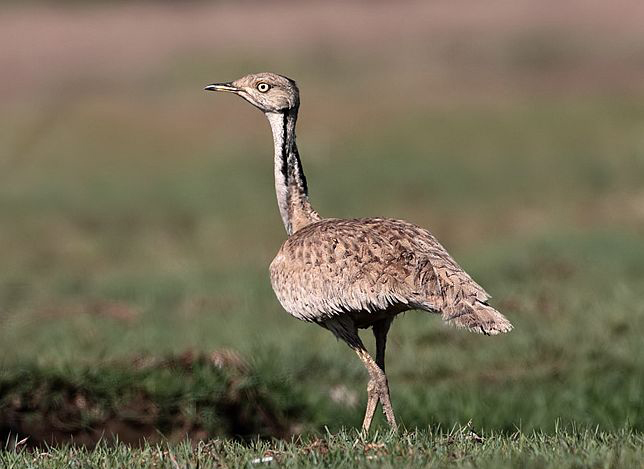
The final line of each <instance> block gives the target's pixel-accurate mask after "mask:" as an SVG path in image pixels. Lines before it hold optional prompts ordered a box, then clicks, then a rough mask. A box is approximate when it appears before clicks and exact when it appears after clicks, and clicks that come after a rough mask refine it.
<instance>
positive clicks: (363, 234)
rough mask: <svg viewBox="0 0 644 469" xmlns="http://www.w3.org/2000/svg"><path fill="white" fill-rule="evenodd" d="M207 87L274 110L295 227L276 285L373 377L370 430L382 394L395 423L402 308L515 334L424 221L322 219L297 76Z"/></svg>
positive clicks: (286, 215) (279, 176)
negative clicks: (367, 334)
mask: <svg viewBox="0 0 644 469" xmlns="http://www.w3.org/2000/svg"><path fill="white" fill-rule="evenodd" d="M206 89H207V90H213V91H227V92H232V93H235V94H238V95H240V96H241V97H243V98H244V99H246V100H247V101H249V102H250V103H251V104H253V105H254V106H256V107H258V108H259V109H261V110H262V111H263V112H264V113H265V114H266V116H267V118H268V120H269V122H270V124H271V129H272V132H273V139H274V143H275V160H274V161H275V189H276V193H277V198H278V206H279V209H280V214H281V216H282V220H283V222H284V226H285V228H286V231H287V233H288V235H289V237H288V238H287V240H286V241H285V242H284V244H283V245H282V247H281V248H280V250H279V252H278V254H277V256H276V257H275V259H274V260H273V262H272V263H271V266H270V274H271V283H272V285H273V290H274V291H275V294H276V295H277V298H278V300H279V301H280V303H281V304H282V306H283V307H284V309H285V310H286V311H288V312H289V313H290V314H291V315H293V316H294V317H296V318H298V319H302V320H305V321H309V322H314V323H317V324H319V325H321V326H323V327H325V328H327V329H329V330H330V331H331V332H333V333H334V334H335V335H336V336H337V337H339V338H340V339H342V340H344V341H345V342H346V343H347V344H349V346H350V347H352V348H353V349H354V350H355V351H356V353H357V354H358V356H359V357H360V359H361V360H362V361H363V363H364V365H365V367H366V368H367V371H368V373H369V376H370V380H369V384H368V386H367V394H368V401H367V410H366V413H365V418H364V421H363V429H364V430H368V429H369V427H370V424H371V420H372V418H373V415H374V412H375V408H376V406H377V404H378V402H379V401H380V402H381V403H382V405H383V410H384V413H385V416H386V418H387V421H388V422H389V424H390V425H391V427H392V428H394V429H395V428H396V421H395V417H394V413H393V409H392V407H391V402H390V398H389V387H388V385H387V378H386V376H385V373H384V371H385V362H384V360H385V344H386V339H387V332H388V331H389V327H390V326H391V322H392V321H393V319H394V317H395V316H396V315H397V314H399V313H401V312H403V311H407V310H410V309H421V310H425V311H429V312H434V313H440V314H441V315H442V317H443V319H444V320H445V321H447V322H448V323H451V324H454V325H456V326H460V327H465V328H467V329H469V330H471V331H474V332H479V333H482V334H488V335H494V334H498V333H500V332H509V331H510V330H511V329H512V325H511V324H510V322H509V321H508V320H507V319H506V318H505V317H504V316H503V315H502V314H501V313H499V312H498V311H496V310H495V309H494V308H492V307H491V306H490V305H488V303H487V301H488V299H489V298H490V295H488V294H487V292H486V291H485V290H483V288H482V287H481V286H479V285H478V284H477V283H476V282H475V281H474V280H472V278H471V277H470V276H469V275H468V274H467V273H466V272H465V271H464V270H463V269H461V267H460V266H459V265H458V264H457V263H456V262H455V261H454V259H452V257H451V256H450V255H449V254H448V253H447V251H446V250H445V249H444V248H443V246H441V244H440V243H439V242H438V241H437V240H436V238H434V236H432V234H431V233H430V232H429V231H427V230H425V229H424V228H420V227H418V226H416V225H414V224H412V223H409V222H406V221H402V220H395V219H388V218H358V219H347V220H343V219H336V218H326V219H322V218H321V217H320V216H319V215H318V213H317V212H316V211H315V210H313V208H312V207H311V204H310V202H309V199H308V189H307V184H306V178H305V177H304V172H303V169H302V164H301V161H300V157H299V153H298V151H297V146H296V143H295V123H296V121H297V111H298V107H299V92H298V89H297V86H296V85H295V82H293V81H292V80H290V79H288V78H286V77H283V76H280V75H275V74H271V73H261V74H255V75H247V76H245V77H243V78H240V79H239V80H236V81H234V82H231V83H219V84H214V85H209V86H208V87H206ZM368 327H373V330H374V335H375V337H376V359H375V360H374V359H373V358H372V357H371V356H370V355H369V354H368V353H367V351H366V349H365V347H364V345H363V344H362V341H361V340H360V337H359V335H358V329H359V328H368Z"/></svg>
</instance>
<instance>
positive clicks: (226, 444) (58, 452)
mask: <svg viewBox="0 0 644 469" xmlns="http://www.w3.org/2000/svg"><path fill="white" fill-rule="evenodd" d="M16 443H20V442H17V441H14V442H8V443H7V447H11V446H12V445H15V444H16ZM643 459H644V440H643V439H642V436H641V435H636V434H633V433H631V432H629V431H626V430H619V431H617V432H614V433H604V432H600V431H593V430H579V429H568V430H561V429H558V430H557V431H556V432H555V433H554V434H544V433H530V434H526V433H523V432H520V431H515V432H513V433H512V434H509V435H502V434H490V435H483V436H481V435H478V434H476V433H473V432H472V431H471V430H470V429H469V428H468V427H459V428H453V429H451V430H449V431H446V430H441V429H430V430H415V431H411V432H403V433H402V434H400V435H392V434H388V433H386V434H376V435H373V436H370V437H368V438H365V437H364V436H362V435H360V434H358V433H357V432H355V431H345V430H342V431H340V432H337V433H333V434H331V433H327V434H322V435H311V436H308V437H303V438H297V439H294V440H291V441H283V440H281V441H255V442H252V443H246V444H242V443H238V442H232V441H230V440H212V441H209V442H207V443H206V442H200V443H197V444H191V442H183V443H181V444H178V445H176V444H175V445H166V444H145V445H143V446H142V447H141V448H138V449H133V448H131V447H129V446H126V445H123V444H118V445H116V446H115V447H112V446H110V447H108V446H106V445H104V444H102V445H99V446H98V447H96V448H95V449H93V450H86V449H82V448H78V447H72V446H68V447H61V448H44V449H42V450H38V451H30V450H24V449H21V447H20V445H19V444H18V448H17V450H16V449H14V450H13V451H4V452H0V463H3V466H4V467H8V468H15V467H34V465H36V466H37V467H51V468H58V467H69V465H74V466H76V465H78V466H80V467H129V468H151V467H167V468H173V469H175V468H198V467H274V466H276V465H278V466H279V467H357V468H361V467H392V468H393V467H396V468H398V467H441V468H442V467H450V468H452V467H453V468H471V467H479V468H505V467H524V468H579V467H602V468H618V467H619V468H621V467H630V468H641V467H642V460H643Z"/></svg>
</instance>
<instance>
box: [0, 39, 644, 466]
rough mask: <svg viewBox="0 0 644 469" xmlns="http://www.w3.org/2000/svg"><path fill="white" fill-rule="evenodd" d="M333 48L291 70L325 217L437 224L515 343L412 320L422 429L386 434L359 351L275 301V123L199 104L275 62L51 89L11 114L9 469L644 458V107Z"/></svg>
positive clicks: (6, 304) (4, 161) (409, 375)
mask: <svg viewBox="0 0 644 469" xmlns="http://www.w3.org/2000/svg"><path fill="white" fill-rule="evenodd" d="M307 51H309V49H307V48H304V49H303V51H301V52H294V53H293V54H292V55H289V56H284V57H282V56H278V57H276V58H275V63H274V64H272V66H271V67H270V68H273V69H284V70H287V71H288V73H289V74H291V75H293V76H294V77H296V78H298V79H299V77H302V78H301V85H302V90H303V107H302V112H301V118H300V123H299V129H298V135H299V140H298V146H299V149H300V151H301V153H302V157H303V163H304V166H305V168H306V171H307V176H308V178H309V183H310V186H311V196H312V201H313V203H314V204H315V206H316V208H318V210H319V211H320V213H321V214H323V215H331V216H344V217H350V216H370V215H385V216H395V217H401V218H405V219H408V220H411V221H414V222H416V223H418V224H420V225H423V226H426V227H429V228H431V230H432V231H433V232H434V233H435V234H436V235H437V237H438V238H439V239H440V240H441V241H442V242H443V243H444V244H445V245H446V246H447V247H448V249H449V250H450V252H452V253H453V254H454V256H455V257H456V259H457V260H458V261H459V263H461V264H462V265H463V267H465V268H466V269H467V270H468V272H470V273H471V274H472V276H473V277H474V278H476V279H477V280H478V281H479V282H480V283H481V284H483V285H484V286H485V288H486V289H487V290H489V291H490V292H491V293H492V294H493V295H494V298H493V302H494V304H495V305H496V306H497V307H498V308H499V309H500V310H502V311H503V312H504V313H505V314H506V315H507V316H508V317H509V318H510V320H511V321H512V322H513V323H514V325H515V330H514V331H513V332H512V333H511V334H508V335H505V336H502V337H493V338H489V337H480V336H477V335H473V334H469V333H466V332H464V331H460V330H455V329H452V328H449V327H447V326H445V325H444V324H442V323H441V322H440V319H439V318H438V317H437V316H431V315H428V314H426V313H420V312H409V313H406V314H405V315H404V316H402V317H401V318H400V319H399V320H397V321H396V322H395V323H394V325H393V328H392V331H391V333H390V339H389V342H388V360H387V370H388V375H389V380H390V385H391V388H392V399H393V405H394V408H395V410H396V413H397V416H398V419H399V420H400V422H401V423H402V424H403V426H404V427H405V428H407V429H408V430H407V431H405V432H403V433H402V434H401V435H399V436H393V435H389V434H385V433H383V428H384V427H383V419H382V417H381V416H380V415H378V416H377V418H376V421H375V423H374V425H375V429H376V431H377V432H379V433H377V434H373V435H371V436H369V437H368V438H366V439H365V438H363V437H360V436H359V435H358V434H357V433H355V432H353V431H352V430H347V429H351V428H356V427H358V426H359V425H360V422H361V418H362V412H363V409H364V405H365V392H364V391H365V384H366V376H365V375H366V374H365V372H364V370H363V369H362V368H361V365H360V363H359V361H358V360H357V359H356V358H355V357H354V356H353V354H352V353H351V352H350V350H349V349H348V348H347V347H346V346H345V345H344V344H342V343H338V342H337V341H336V340H335V339H334V338H333V337H332V336H331V335H330V334H329V333H328V332H326V331H324V330H323V329H321V328H319V327H315V326H312V325H310V324H306V323H303V322H300V321H296V320H295V319H293V318H291V317H289V316H288V315H287V314H286V313H284V312H283V311H282V310H281V308H280V306H279V304H278V303H277V301H276V299H275V298H274V295H273V293H272V291H271V288H270V284H269V280H268V275H267V266H268V264H269V263H270V261H271V259H272V257H273V255H274V254H275V252H276V251H277V249H278V247H279V245H280V243H281V242H282V241H283V239H284V233H283V228H282V227H281V225H280V220H279V216H278V213H277V208H276V203H275V200H274V194H273V181H272V161H271V148H272V146H271V142H270V132H269V129H268V126H267V125H266V123H265V122H264V121H263V118H262V116H261V115H259V113H257V112H256V111H255V110H253V109H251V108H249V107H248V106H247V105H245V104H244V103H242V102H239V101H237V100H235V99H234V98H233V97H231V96H216V97H213V96H204V95H202V93H201V92H200V85H202V84H204V83H206V82H208V81H212V80H215V79H219V78H220V77H221V75H222V73H223V74H224V76H223V77H221V79H229V78H232V76H235V74H237V71H239V70H241V71H246V70H248V69H257V68H263V67H261V65H262V63H261V62H259V63H255V62H253V63H248V62H244V61H235V60H233V59H230V57H229V56H222V55H217V56H216V58H215V59H212V58H211V56H210V55H204V56H199V55H192V56H186V57H187V58H186V57H182V58H181V59H177V58H172V59H171V60H170V61H169V62H168V63H164V65H163V67H162V69H161V70H159V69H155V70H151V71H150V72H149V75H148V76H138V77H134V78H128V77H127V76H124V77H122V78H121V79H120V80H121V81H118V82H114V83H111V82H110V81H109V80H107V81H106V82H105V83H104V86H101V88H100V89H98V90H97V89H94V88H92V87H91V86H78V87H71V88H69V87H67V88H66V87H61V88H60V89H64V90H65V92H64V93H63V92H61V93H58V91H60V89H57V88H56V87H55V86H53V87H52V88H51V89H45V88H43V89H38V90H30V93H33V96H32V95H31V94H30V97H29V99H27V98H24V99H22V100H21V99H13V100H11V101H10V102H9V103H8V104H7V112H5V113H3V114H1V115H0V226H1V227H2V229H1V230H0V259H2V266H3V268H2V269H0V344H1V345H0V347H1V349H0V351H1V353H0V434H1V435H2V437H3V438H6V440H5V441H6V444H5V450H4V451H3V452H1V453H0V458H2V459H0V465H2V466H3V467H33V466H42V467H58V466H65V467H67V466H68V465H69V464H70V463H71V462H75V463H77V464H78V465H80V466H88V467H96V466H98V467H101V466H105V467H110V466H126V467H139V466H140V467H146V465H147V466H152V465H153V464H155V463H156V464H157V467H158V466H167V467H177V466H178V467H184V466H187V467H196V466H197V465H198V464H199V465H200V467H203V466H208V465H211V464H219V465H222V466H226V465H228V466H233V467H234V466H244V465H246V466H255V464H252V463H251V461H253V460H255V459H257V458H262V457H265V456H266V457H268V456H270V457H273V458H274V461H276V462H278V463H279V464H280V465H284V466H289V465H291V466H298V467H299V466H306V465H325V466H330V467H333V466H336V465H345V466H348V465H350V464H355V465H357V466H358V467H361V466H366V467H369V466H385V467H386V466H391V467H401V466H404V465H409V466H415V465H427V466H429V467H432V466H439V467H445V466H453V467H504V465H505V466H508V467H586V466H589V467H641V466H642V465H641V460H642V459H643V458H642V456H643V455H642V447H643V445H642V432H643V431H644V404H643V401H642V399H641V392H642V389H644V382H643V380H644V351H643V350H644V348H643V347H642V339H641V337H642V334H643V333H644V301H643V297H642V285H644V243H642V234H643V233H644V216H643V212H642V201H644V193H643V192H642V187H643V185H642V183H643V182H644V147H643V146H642V138H641V135H642V126H643V125H644V106H642V104H641V103H642V101H641V96H639V95H638V94H633V95H626V96H618V95H617V94H616V95H608V94H591V95H584V96H576V97H575V96H564V97H561V96H548V95H546V96H539V97H537V98H535V97H525V96H518V97H512V96H510V97H508V96H503V97H502V98H503V99H499V101H498V102H496V101H495V100H494V99H481V100H476V99H462V100H458V99H456V98H450V99H453V102H452V101H449V100H446V101H441V100H438V101H437V102H429V101H428V100H426V99H425V98H423V97H419V96H418V95H411V94H406V93H402V92H401V91H400V90H398V89H392V88H391V87H384V89H383V87H382V82H383V80H384V78H377V77H379V76H384V77H386V76H389V75H390V74H391V71H390V70H388V69H384V68H383V67H384V66H383V64H380V63H370V64H369V67H367V68H366V70H367V71H363V68H362V67H361V65H364V64H360V63H354V61H353V59H351V60H349V58H348V57H345V58H344V59H342V60H340V59H339V60H337V61H333V62H332V63H331V64H330V63H327V62H321V63H320V64H318V63H317V61H316V59H315V57H316V56H315V55H312V56H310V55H309V54H308V53H307ZM421 53H422V51H413V50H411V51H409V54H411V56H410V57H412V58H413V56H414V54H417V55H418V54H421ZM298 54H300V55H298ZM419 57H420V55H419ZM247 60H248V61H251V62H252V59H247ZM369 60H373V59H369ZM419 60H420V59H419ZM410 63H414V61H413V60H411V61H410ZM196 64H199V65H196ZM325 67H331V69H332V70H331V72H329V70H327V69H326V68H325ZM379 67H380V68H379ZM380 72H382V73H380ZM387 74H389V75H387ZM414 76H422V75H414ZM322 77H324V79H323V78H322ZM346 77H350V78H351V80H350V83H348V82H347V81H349V80H347V79H346ZM417 79H418V80H419V78H417ZM79 80H80V82H82V77H81V78H79ZM151 83H152V84H153V85H152V86H151V85H150V84H151ZM81 84H82V83H81ZM85 85H87V83H85ZM88 90H91V91H88ZM375 93H380V94H378V96H379V97H380V99H377V100H374V99H372V97H373V96H374V94H375ZM428 94H429V91H428ZM455 95H456V94H455ZM487 98H489V97H487ZM341 106H345V107H344V109H346V110H347V112H345V113H342V114H339V113H338V112H337V109H339V108H340V107H341ZM363 336H364V337H365V338H366V342H367V344H368V346H369V347H372V346H373V340H372V339H371V338H370V337H369V334H363ZM231 357H232V358H231ZM468 422H471V426H472V428H474V429H476V432H477V433H479V434H482V435H483V436H484V441H483V442H480V441H478V440H477V439H476V438H473V437H472V435H470V433H469V427H468V426H467V423H468ZM114 429H116V430H118V431H114ZM428 429H429V430H428ZM449 429H453V430H449ZM16 433H18V435H16ZM112 433H117V434H119V439H120V443H115V442H114V440H113V439H112V438H111V434H112ZM25 435H28V436H29V439H28V440H26V441H25V442H22V443H19V442H20V441H21V440H22V438H23V437H24V436H25ZM70 435H73V436H74V438H75V441H76V443H84V444H87V448H85V449H83V448H81V447H75V446H66V445H65V444H66V443H65V442H67V443H69V440H70ZM186 435H188V436H189V437H190V441H189V442H186V441H185V436H186ZM51 436H56V437H57V441H58V443H61V442H63V443H62V444H57V445H55V446H46V445H45V443H46V442H47V441H49V440H50V439H51ZM101 436H103V440H102V442H101V443H100V444H99V445H98V446H96V448H95V449H91V448H92V445H95V444H96V442H97V440H98V439H99V438H100V437H101ZM258 437H261V438H262V439H261V440H258V439H257V438H258ZM273 437H281V438H282V439H279V440H276V439H272V438H273ZM142 438H144V439H145V440H146V441H147V443H145V444H143V446H142V447H140V448H137V447H136V443H139V442H140V441H141V439H142ZM292 438H294V439H292Z"/></svg>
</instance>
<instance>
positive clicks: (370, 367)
mask: <svg viewBox="0 0 644 469" xmlns="http://www.w3.org/2000/svg"><path fill="white" fill-rule="evenodd" d="M354 350H355V351H356V353H357V354H358V356H359V357H360V360H362V363H364V365H365V368H366V369H367V372H368V373H369V383H368V384H367V409H366V410H365V413H364V420H363V421H362V431H363V432H365V433H366V432H368V431H369V427H371V421H372V420H373V415H374V414H375V413H376V407H377V406H378V394H379V393H378V383H377V378H376V376H375V373H376V371H375V368H377V365H376V366H375V367H374V365H375V362H374V361H373V358H371V355H369V353H368V352H367V350H366V349H365V348H364V347H362V348H357V347H356V348H354Z"/></svg>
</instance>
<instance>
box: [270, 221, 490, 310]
mask: <svg viewBox="0 0 644 469" xmlns="http://www.w3.org/2000/svg"><path fill="white" fill-rule="evenodd" d="M271 282H272V284H273V289H274V290H275V293H276V295H277V297H278V299H279V301H280V303H281V304H282V306H283V307H284V309H286V311H288V312H289V313H291V314H292V315H293V316H295V317H297V318H299V319H304V320H310V321H321V320H325V319H328V318H332V317H334V316H336V315H338V314H342V313H345V312H348V311H370V312H375V311H383V310H386V309H388V308H390V307H392V306H401V307H402V309H414V308H422V309H426V310H429V311H435V312H443V317H444V318H445V319H446V320H450V316H451V315H457V314H460V311H461V310H462V308H460V307H459V304H460V303H462V302H469V303H474V302H482V303H485V302H486V301H487V299H488V298H489V297H490V296H489V295H488V294H487V293H486V292H485V290H483V288H481V287H480V286H479V285H478V284H477V283H476V282H474V281H473V280H472V279H471V278H470V276H469V275H468V274H467V273H465V272H464V271H463V269H461V268H460V267H459V265H458V264H457V263H456V262H455V261H454V260H453V259H452V258H451V256H450V255H449V254H448V253H447V251H446V250H445V249H444V248H443V247H442V246H441V245H440V243H439V242H438V241H437V240H436V238H434V237H433V236H432V235H431V234H430V233H429V232H428V231H427V230H425V229H423V228H420V227H418V226H416V225H413V224H411V223H408V222H405V221H401V220H392V219H382V218H369V219H349V220H339V219H326V220H323V221H321V222H318V223H315V224H312V225H309V226H307V227H305V228H303V229H302V230H300V231H298V232H296V233H295V234H293V235H292V236H291V237H290V238H289V239H288V240H287V241H286V242H285V243H284V245H283V246H282V248H281V249H280V252H279V253H278V255H277V256H276V258H275V259H274V260H273V263H272V264H271Z"/></svg>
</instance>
